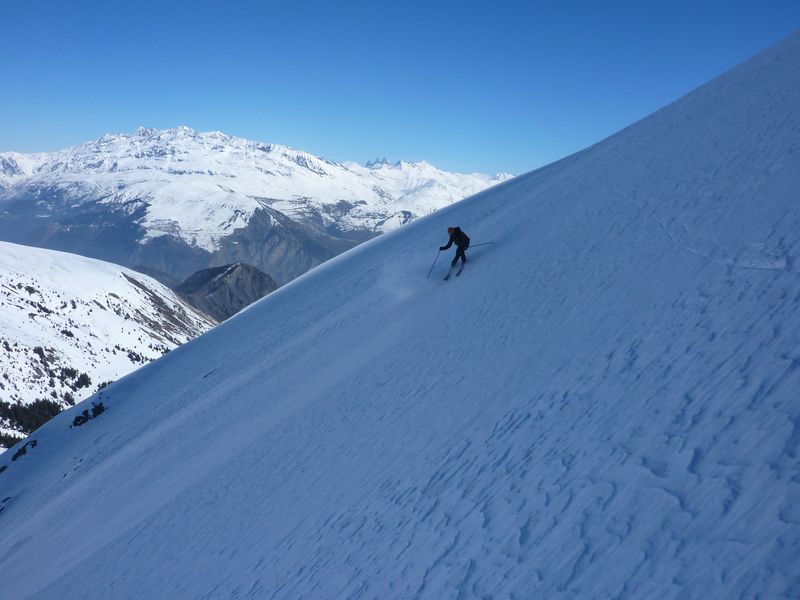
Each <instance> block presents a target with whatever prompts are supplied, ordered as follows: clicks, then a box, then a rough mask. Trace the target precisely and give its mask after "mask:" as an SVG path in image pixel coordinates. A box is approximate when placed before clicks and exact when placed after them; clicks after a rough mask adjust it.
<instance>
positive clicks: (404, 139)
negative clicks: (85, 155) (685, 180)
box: [0, 0, 800, 173]
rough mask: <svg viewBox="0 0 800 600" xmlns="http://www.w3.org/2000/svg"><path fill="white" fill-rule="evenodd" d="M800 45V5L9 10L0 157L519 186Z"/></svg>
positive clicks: (203, 4)
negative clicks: (229, 157) (408, 168)
mask: <svg viewBox="0 0 800 600" xmlns="http://www.w3.org/2000/svg"><path fill="white" fill-rule="evenodd" d="M797 28H800V0H791V1H790V0H784V1H782V0H760V1H740V0H720V1H713V2H712V1H707V2H704V1H702V0H695V1H683V0H671V1H662V2H651V1H648V0H639V1H629V2H625V1H615V0H608V1H605V2H599V1H585V2H575V1H558V2H556V1H555V0H550V1H547V2H533V1H531V2H502V1H501V2H485V1H484V2H469V1H459V2H456V1H454V2H436V1H434V0H431V1H429V2H418V1H416V0H414V1H393V2H381V1H379V0H373V1H371V2H360V1H358V2H352V1H350V2H348V1H346V0H342V1H333V0H331V1H330V2H313V1H304V2H294V1H292V0H281V1H280V2H268V1H264V2H235V1H232V0H229V1H228V2H221V1H216V2H210V1H204V0H194V1H192V2H169V1H168V0H161V1H160V2H150V1H147V0H128V1H125V2H120V1H115V0H105V1H103V2H99V1H95V2H89V1H82V0H71V1H69V2H67V1H66V0H63V1H62V0H59V1H55V0H54V1H48V2H45V1H41V0H25V1H24V2H22V1H18V0H0V56H2V57H3V58H2V62H1V63H0V64H1V65H2V68H0V151H4V150H17V151H21V152H33V151H45V150H55V149H59V148H63V147H66V146H71V145H74V144H77V143H80V142H83V141H87V140H90V139H94V138H97V137H99V136H100V135H102V134H103V133H106V132H117V131H132V130H134V129H135V128H136V127H138V126H140V125H144V126H148V127H156V128H166V127H174V126H177V125H188V126H190V127H193V128H195V129H198V130H201V131H207V130H220V131H223V132H225V133H229V134H232V135H238V136H242V137H247V138H251V139H255V140H259V141H264V142H274V143H281V144H286V145H289V146H292V147H295V148H300V149H304V150H308V151H310V152H313V153H315V154H318V155H321V156H324V157H326V158H329V159H331V160H336V161H344V160H356V161H359V162H364V161H366V160H368V159H369V158H374V157H376V156H381V157H382V156H386V157H387V158H389V159H392V160H396V159H404V160H428V161H430V162H432V163H433V164H435V165H437V166H440V167H443V168H446V169H450V170H457V171H486V172H495V171H510V172H513V173H522V172H525V171H529V170H531V169H533V168H534V167H538V166H541V165H543V164H546V163H548V162H551V161H552V160H555V159H557V158H560V157H562V156H564V155H566V154H569V153H571V152H574V151H576V150H579V149H581V148H583V147H585V146H587V145H589V144H591V143H593V142H596V141H598V140H599V139H602V138H603V137H605V136H607V135H609V134H611V133H613V132H614V131H616V130H618V129H620V128H622V127H624V126H626V125H629V124H630V123H632V122H634V121H636V120H637V119H639V118H641V117H643V116H645V115H647V114H648V113H650V112H652V111H653V110H655V109H657V108H659V107H661V106H663V105H664V104H666V103H668V102H671V101H672V100H675V99H676V98H678V97H680V96H681V95H683V94H684V93H686V92H688V91H690V90H692V89H693V88H695V87H697V86H698V85H700V84H702V83H704V82H705V81H706V80H708V79H710V78H712V77H714V76H716V75H718V74H720V73H721V72H723V71H725V70H726V69H728V68H730V67H732V66H734V65H736V64H737V63H739V62H741V61H742V60H744V59H746V58H748V57H749V56H751V55H753V54H755V53H756V52H758V51H759V50H761V49H763V48H765V47H767V46H769V45H771V44H773V43H774V42H776V41H778V40H779V39H781V38H783V37H785V36H786V35H788V34H789V33H791V32H792V31H794V30H796V29H797Z"/></svg>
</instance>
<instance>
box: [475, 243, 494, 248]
mask: <svg viewBox="0 0 800 600" xmlns="http://www.w3.org/2000/svg"><path fill="white" fill-rule="evenodd" d="M489 244H494V242H483V243H482V244H472V245H471V246H470V248H477V247H478V246H488V245H489Z"/></svg>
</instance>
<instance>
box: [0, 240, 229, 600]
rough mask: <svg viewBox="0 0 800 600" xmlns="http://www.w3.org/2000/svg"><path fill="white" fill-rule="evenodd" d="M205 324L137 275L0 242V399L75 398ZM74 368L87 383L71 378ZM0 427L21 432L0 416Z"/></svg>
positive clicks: (175, 298) (185, 338)
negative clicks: (87, 377) (86, 377)
mask: <svg viewBox="0 0 800 600" xmlns="http://www.w3.org/2000/svg"><path fill="white" fill-rule="evenodd" d="M213 325H214V321H213V320H212V319H210V318H209V317H207V316H206V315H203V314H202V313H199V312H198V311H196V310H194V309H193V308H191V307H190V306H189V305H188V304H186V303H185V302H183V300H181V299H180V298H179V297H178V296H177V294H175V292H173V291H171V290H170V289H168V288H167V287H165V286H163V285H161V284H160V283H158V282H157V281H155V280H154V279H152V278H150V277H148V276H146V275H142V274H141V273H137V272H135V271H131V270H130V269H125V268H123V267H120V266H118V265H113V264H111V263H106V262H102V261H99V260H93V259H89V258H84V257H82V256H77V255H75V254H67V253H64V252H56V251H53V250H42V249H40V248H30V247H27V246H19V245H17V244H9V243H7V242H0V372H2V379H0V402H3V403H5V404H7V405H13V404H30V403H31V402H33V401H35V400H50V401H53V402H56V403H58V404H60V405H61V406H68V405H69V404H70V403H73V404H74V402H75V401H78V400H83V399H84V398H86V397H88V396H89V395H91V393H92V392H94V391H96V390H97V386H98V385H99V384H101V383H107V382H109V381H113V380H116V379H118V378H119V377H121V376H123V375H127V374H128V373H130V372H131V371H133V370H134V369H136V368H137V367H138V366H140V365H141V364H143V363H146V362H149V361H151V360H153V359H155V358H158V357H160V356H162V355H163V354H165V353H166V352H168V351H169V350H172V349H173V348H175V347H177V346H178V345H180V344H182V343H184V342H186V341H188V340H190V339H193V338H195V337H197V336H198V335H200V334H201V333H203V332H204V331H207V330H208V329H209V328H211V327H212V326H213ZM37 348H38V350H37ZM82 373H85V374H86V375H88V376H89V380H90V381H91V383H85V385H84V382H85V381H86V380H85V379H84V380H83V381H80V382H79V381H78V380H79V377H80V374H82ZM0 432H2V433H5V434H12V433H13V434H17V435H20V429H19V428H18V427H16V426H15V425H14V424H13V423H11V422H8V421H5V422H3V421H0ZM0 596H2V594H0Z"/></svg>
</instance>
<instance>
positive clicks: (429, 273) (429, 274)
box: [425, 250, 442, 279]
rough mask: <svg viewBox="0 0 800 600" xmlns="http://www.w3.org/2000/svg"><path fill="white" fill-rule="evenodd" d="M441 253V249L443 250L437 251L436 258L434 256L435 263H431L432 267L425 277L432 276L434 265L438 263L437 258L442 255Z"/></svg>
mask: <svg viewBox="0 0 800 600" xmlns="http://www.w3.org/2000/svg"><path fill="white" fill-rule="evenodd" d="M441 253H442V251H441V250H439V252H437V253H436V258H434V259H433V265H431V268H430V269H428V274H427V275H425V278H426V279H427V278H428V277H430V276H431V272H432V271H433V266H434V265H435V264H436V261H437V260H439V255H440V254H441Z"/></svg>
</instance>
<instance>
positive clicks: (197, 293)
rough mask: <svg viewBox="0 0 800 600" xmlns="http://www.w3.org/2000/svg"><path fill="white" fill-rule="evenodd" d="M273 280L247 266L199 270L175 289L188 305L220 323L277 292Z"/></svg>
mask: <svg viewBox="0 0 800 600" xmlns="http://www.w3.org/2000/svg"><path fill="white" fill-rule="evenodd" d="M277 287H278V286H277V285H276V284H275V282H274V281H273V280H272V277H270V276H269V275H267V274H266V273H263V272H261V271H259V270H258V269H256V268H255V267H253V266H250V265H246V264H244V263H236V264H233V265H225V266H224V267H215V268H213V269H205V270H203V271H198V272H197V273H195V274H194V275H192V276H191V277H189V278H188V279H187V280H186V281H184V282H183V283H181V284H180V285H178V286H177V287H176V288H175V291H176V292H178V293H179V294H181V295H182V296H183V297H184V298H185V299H186V301H187V302H189V303H190V304H191V305H192V306H195V307H197V308H198V309H200V310H201V311H203V312H204V313H206V314H208V315H211V316H212V317H214V318H215V319H216V320H217V321H224V320H225V319H227V318H228V317H231V316H233V315H235V314H236V313H237V312H239V311H240V310H242V309H243V308H244V307H245V306H247V305H248V304H251V303H253V302H255V301H256V300H258V299H259V298H263V297H264V296H266V295H267V294H269V293H270V292H274V291H275V290H276V289H277Z"/></svg>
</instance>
